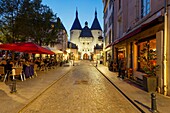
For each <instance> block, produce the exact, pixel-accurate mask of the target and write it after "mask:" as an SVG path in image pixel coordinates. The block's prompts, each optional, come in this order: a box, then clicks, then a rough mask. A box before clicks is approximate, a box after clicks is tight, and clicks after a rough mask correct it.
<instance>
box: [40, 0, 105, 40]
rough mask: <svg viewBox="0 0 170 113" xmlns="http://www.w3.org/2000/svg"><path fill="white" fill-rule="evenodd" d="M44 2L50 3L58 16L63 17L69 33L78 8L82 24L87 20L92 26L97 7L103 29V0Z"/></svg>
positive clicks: (45, 0) (54, 0) (50, 0)
mask: <svg viewBox="0 0 170 113" xmlns="http://www.w3.org/2000/svg"><path fill="white" fill-rule="evenodd" d="M42 4H44V5H48V6H49V7H50V8H51V9H52V10H53V12H54V13H57V16H58V17H60V18H61V21H62V22H63V24H64V26H65V28H66V30H67V32H68V35H70V29H71V26H72V24H73V22H74V19H75V17H76V15H75V14H76V8H77V10H78V17H79V20H80V23H81V26H82V27H84V25H85V21H87V22H88V26H89V27H91V25H92V22H93V20H94V17H95V9H96V10H97V17H98V20H99V23H100V25H101V28H102V29H103V3H102V0H42ZM69 38H70V37H69Z"/></svg>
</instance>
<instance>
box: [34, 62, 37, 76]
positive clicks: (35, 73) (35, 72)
mask: <svg viewBox="0 0 170 113" xmlns="http://www.w3.org/2000/svg"><path fill="white" fill-rule="evenodd" d="M37 68H38V65H37V64H34V75H35V76H37Z"/></svg>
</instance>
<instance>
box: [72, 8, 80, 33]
mask: <svg viewBox="0 0 170 113" xmlns="http://www.w3.org/2000/svg"><path fill="white" fill-rule="evenodd" d="M70 30H82V27H81V24H80V21H79V19H78V12H77V11H76V18H75V20H74V23H73V25H72V27H71V29H70Z"/></svg>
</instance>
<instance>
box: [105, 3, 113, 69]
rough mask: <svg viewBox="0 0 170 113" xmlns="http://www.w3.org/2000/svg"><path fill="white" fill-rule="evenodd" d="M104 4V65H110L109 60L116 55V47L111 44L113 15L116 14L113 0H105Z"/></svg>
mask: <svg viewBox="0 0 170 113" xmlns="http://www.w3.org/2000/svg"><path fill="white" fill-rule="evenodd" d="M103 4H104V10H103V12H104V18H103V19H104V65H106V66H108V65H109V62H111V60H112V59H113V57H114V55H113V54H114V51H113V50H114V49H113V46H111V44H112V42H114V39H113V35H114V32H113V27H114V23H113V15H114V5H113V0H103Z"/></svg>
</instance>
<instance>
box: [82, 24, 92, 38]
mask: <svg viewBox="0 0 170 113" xmlns="http://www.w3.org/2000/svg"><path fill="white" fill-rule="evenodd" d="M80 37H93V35H92V33H91V30H90V29H89V27H88V23H87V22H85V27H84V28H83V29H82V31H81V33H80Z"/></svg>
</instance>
